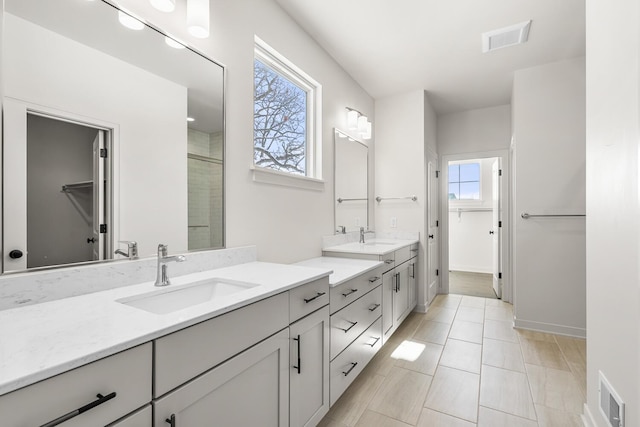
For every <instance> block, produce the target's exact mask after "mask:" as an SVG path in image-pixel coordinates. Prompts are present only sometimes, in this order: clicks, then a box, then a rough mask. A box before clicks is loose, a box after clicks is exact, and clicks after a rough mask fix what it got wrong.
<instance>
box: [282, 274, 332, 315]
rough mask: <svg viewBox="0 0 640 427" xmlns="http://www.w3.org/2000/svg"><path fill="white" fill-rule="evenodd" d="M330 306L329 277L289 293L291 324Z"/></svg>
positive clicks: (301, 286)
mask: <svg viewBox="0 0 640 427" xmlns="http://www.w3.org/2000/svg"><path fill="white" fill-rule="evenodd" d="M327 304H329V277H324V278H322V279H318V280H314V281H313V282H311V283H307V284H305V285H300V286H298V287H297V288H294V289H291V290H290V291H289V316H290V323H293V322H295V321H296V320H298V319H301V318H303V317H304V316H306V315H307V314H311V313H313V312H314V311H316V310H317V309H319V308H321V307H324V306H325V305H327Z"/></svg>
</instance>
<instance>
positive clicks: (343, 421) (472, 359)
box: [319, 295, 586, 427]
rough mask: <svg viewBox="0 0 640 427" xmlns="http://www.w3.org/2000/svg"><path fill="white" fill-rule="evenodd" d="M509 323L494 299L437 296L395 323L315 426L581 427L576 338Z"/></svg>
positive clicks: (580, 359)
mask: <svg viewBox="0 0 640 427" xmlns="http://www.w3.org/2000/svg"><path fill="white" fill-rule="evenodd" d="M512 320H513V311H512V305H511V304H507V303H504V302H502V301H501V300H496V299H487V298H479V297H474V296H462V295H438V296H437V297H436V300H435V301H434V303H433V304H432V307H431V308H430V309H429V311H428V312H427V313H426V314H420V313H412V314H411V315H410V316H409V317H408V318H407V319H406V320H405V321H404V323H403V324H402V325H401V326H400V328H399V329H398V330H397V331H396V333H395V334H394V335H393V336H392V337H391V339H390V340H389V341H388V343H387V344H385V345H384V346H383V347H382V349H381V350H380V351H379V352H378V354H377V355H376V356H375V357H374V358H373V360H372V361H371V362H370V363H369V365H368V366H367V367H366V368H365V370H364V371H363V372H362V374H361V375H360V376H359V377H358V378H357V379H356V380H355V381H354V382H353V384H352V385H351V386H350V387H349V388H348V389H347V390H346V391H345V393H344V394H343V395H342V397H341V398H340V399H339V400H338V401H337V402H336V403H335V405H334V406H333V407H332V408H331V410H330V411H329V413H328V414H327V416H326V417H325V418H324V419H323V420H322V421H321V422H320V424H319V426H320V427H353V426H355V427H409V426H414V427H473V426H476V427H503V426H504V427H574V426H575V427H580V426H582V422H581V420H580V414H581V413H582V410H583V403H584V401H585V394H586V379H585V370H586V342H585V340H582V339H576V338H569V337H563V336H558V335H550V334H544V333H539V332H531V331H520V330H515V329H513V328H512ZM416 348H417V349H418V350H421V352H415V351H412V350H415V349H416ZM418 353H419V354H418Z"/></svg>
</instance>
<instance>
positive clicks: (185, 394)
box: [154, 329, 289, 427]
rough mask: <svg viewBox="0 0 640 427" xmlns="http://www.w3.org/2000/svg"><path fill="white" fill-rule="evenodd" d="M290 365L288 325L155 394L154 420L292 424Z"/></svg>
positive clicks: (161, 426)
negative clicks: (225, 359)
mask: <svg viewBox="0 0 640 427" xmlns="http://www.w3.org/2000/svg"><path fill="white" fill-rule="evenodd" d="M238 331H241V330H238ZM288 365H289V331H288V330H287V329H284V330H282V331H280V332H278V333H277V334H275V335H273V336H272V337H270V338H268V339H266V340H264V341H262V342H260V343H258V344H256V345H255V346H253V347H251V348H249V349H248V350H246V351H244V352H242V353H240V354H238V355H237V356H235V357H233V358H231V359H230V360H228V361H226V362H224V363H223V364H221V365H220V366H218V367H216V368H214V369H212V370H210V371H208V372H206V373H205V374H204V375H201V376H199V377H197V378H195V379H194V380H192V381H190V382H188V383H187V384H185V385H183V386H181V387H179V388H178V389H176V390H174V391H172V392H171V393H168V394H167V395H166V396H164V397H162V398H160V399H158V400H156V401H155V402H154V407H155V408H154V426H155V427H202V426H212V425H218V426H264V427H288V426H289V369H288V368H289V367H288Z"/></svg>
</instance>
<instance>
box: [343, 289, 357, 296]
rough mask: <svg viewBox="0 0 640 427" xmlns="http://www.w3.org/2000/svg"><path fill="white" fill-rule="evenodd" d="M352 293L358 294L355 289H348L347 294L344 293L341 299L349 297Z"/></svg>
mask: <svg viewBox="0 0 640 427" xmlns="http://www.w3.org/2000/svg"><path fill="white" fill-rule="evenodd" d="M354 292H358V290H357V289H350V290H349V292H346V293H344V294H342V296H343V297H348V296H349V295H351V294H352V293H354Z"/></svg>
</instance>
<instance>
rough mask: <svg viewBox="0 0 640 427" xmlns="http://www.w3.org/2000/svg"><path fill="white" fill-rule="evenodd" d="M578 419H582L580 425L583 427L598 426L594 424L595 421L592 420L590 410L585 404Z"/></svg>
mask: <svg viewBox="0 0 640 427" xmlns="http://www.w3.org/2000/svg"><path fill="white" fill-rule="evenodd" d="M580 418H581V419H582V424H584V427H597V426H598V425H597V424H596V420H595V419H594V418H593V415H592V414H591V410H590V409H589V406H588V405H587V404H586V403H585V404H584V412H583V414H582V415H580Z"/></svg>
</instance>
